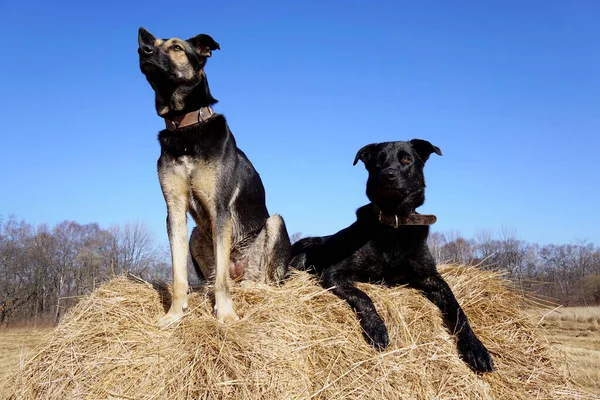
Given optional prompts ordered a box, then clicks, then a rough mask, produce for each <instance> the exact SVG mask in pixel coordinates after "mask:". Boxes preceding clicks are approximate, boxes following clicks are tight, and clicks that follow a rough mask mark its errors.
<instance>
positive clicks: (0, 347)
mask: <svg viewBox="0 0 600 400" xmlns="http://www.w3.org/2000/svg"><path fill="white" fill-rule="evenodd" d="M53 329H54V327H53V326H45V327H41V328H40V327H18V328H3V329H0V382H1V381H3V380H4V379H5V378H6V376H7V375H8V374H10V372H12V371H14V370H15V369H17V368H19V365H20V363H21V360H23V359H24V358H25V357H27V355H29V354H31V352H32V351H33V350H34V349H35V347H36V346H37V345H38V344H40V343H41V342H42V341H43V339H44V337H46V335H47V334H49V333H50V332H52V330H53Z"/></svg>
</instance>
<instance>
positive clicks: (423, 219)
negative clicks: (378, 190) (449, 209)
mask: <svg viewBox="0 0 600 400" xmlns="http://www.w3.org/2000/svg"><path fill="white" fill-rule="evenodd" d="M371 204H373V211H375V214H377V217H378V219H379V222H381V223H382V224H384V225H389V226H391V227H392V228H394V229H398V227H399V226H400V225H433V224H435V222H436V221H437V217H436V216H435V215H433V214H419V213H417V212H415V213H414V214H410V215H409V216H408V217H399V216H397V215H396V214H393V215H388V214H384V213H383V211H382V210H381V208H379V207H377V205H376V204H375V203H371Z"/></svg>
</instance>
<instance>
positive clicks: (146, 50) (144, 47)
mask: <svg viewBox="0 0 600 400" xmlns="http://www.w3.org/2000/svg"><path fill="white" fill-rule="evenodd" d="M142 51H143V52H144V53H146V54H152V53H153V52H154V48H153V47H152V46H149V45H147V44H144V45H142Z"/></svg>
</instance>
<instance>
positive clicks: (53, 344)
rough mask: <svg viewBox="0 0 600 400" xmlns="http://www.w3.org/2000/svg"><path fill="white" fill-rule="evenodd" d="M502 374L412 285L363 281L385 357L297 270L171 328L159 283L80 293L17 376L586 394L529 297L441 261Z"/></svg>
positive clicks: (186, 392) (359, 394)
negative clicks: (220, 313)
mask: <svg viewBox="0 0 600 400" xmlns="http://www.w3.org/2000/svg"><path fill="white" fill-rule="evenodd" d="M440 272H441V273H442V275H443V276H444V277H445V278H446V280H447V281H448V283H449V285H450V286H451V287H452V289H453V290H454V293H455V295H456V297H457V298H458V300H459V302H460V303H461V305H462V307H463V308H464V310H465V312H466V314H467V316H468V317H469V319H470V321H471V323H472V327H473V329H474V331H475V332H476V333H477V335H478V336H479V338H480V339H481V340H482V342H483V343H484V344H485V345H486V346H487V348H488V349H489V350H490V352H491V353H492V355H493V357H494V361H495V365H496V369H497V371H496V372H495V373H493V374H489V375H484V376H481V375H477V374H475V373H474V372H472V371H471V370H470V369H469V368H468V367H467V366H466V365H465V364H464V363H463V361H462V360H461V359H460V358H459V357H458V353H457V351H456V346H455V342H454V339H453V337H452V336H451V335H450V334H449V333H448V331H447V330H446V329H445V328H444V325H443V322H442V319H441V315H440V313H439V311H438V310H437V308H436V307H435V306H434V305H433V304H431V303H430V302H429V301H427V300H426V299H425V298H424V297H423V296H422V295H421V294H420V293H418V292H417V291H415V290H412V289H408V288H384V287H380V286H377V285H369V284H360V285H359V286H360V287H361V288H362V289H364V290H365V292H367V293H368V294H369V295H370V296H371V297H372V298H373V300H374V302H375V304H376V306H377V309H378V310H379V312H380V314H381V316H382V318H383V319H384V320H385V321H386V323H387V326H388V329H389V333H390V346H389V348H388V349H386V351H383V352H378V351H376V350H374V349H372V348H371V347H369V346H368V345H367V344H366V342H365V341H364V339H363V336H362V333H361V329H360V325H359V324H358V321H357V319H356V317H355V315H354V313H353V311H352V310H351V309H350V308H349V307H348V305H347V304H346V303H345V302H344V301H342V300H340V299H338V298H337V297H336V296H334V295H333V294H331V293H330V292H328V291H326V290H323V289H322V288H321V287H320V286H318V285H317V284H316V283H315V281H314V279H312V278H311V277H310V276H309V275H308V274H306V273H294V275H293V277H292V278H291V279H290V280H289V281H288V282H287V283H286V284H285V285H283V286H281V287H268V286H256V287H245V288H241V287H236V288H234V290H233V293H232V295H233V301H234V304H235V305H236V307H237V311H238V313H239V314H240V315H241V316H242V319H241V320H240V321H239V322H235V323H229V324H220V323H218V322H217V321H216V320H215V319H214V318H213V317H212V314H211V311H212V302H211V299H210V297H209V296H208V295H207V294H206V292H204V291H200V292H197V293H194V294H192V295H191V297H190V306H191V309H190V311H189V312H188V313H187V314H186V316H185V317H184V319H183V320H182V321H181V323H180V324H179V325H178V326H177V327H175V328H172V329H167V330H163V331H161V330H159V329H157V328H155V327H154V323H155V322H156V321H157V319H158V318H159V317H160V316H161V315H162V313H164V312H165V305H164V304H163V303H162V302H161V296H160V295H159V293H158V292H157V291H156V290H154V289H153V288H152V287H151V286H150V285H147V284H143V283H139V282H134V281H132V280H129V279H127V278H125V277H120V278H116V279H114V280H112V281H110V282H108V283H107V284H105V285H104V286H102V287H100V288H99V289H97V290H96V291H95V292H93V293H92V294H91V295H90V296H89V297H87V298H86V299H84V300H82V301H81V302H80V303H79V304H78V305H77V306H76V307H75V308H74V309H73V310H72V312H71V313H70V314H69V315H68V316H67V317H66V318H65V319H64V321H63V322H62V323H61V324H60V325H59V326H58V327H57V328H56V330H55V331H54V332H53V334H52V335H51V336H50V337H49V339H48V341H47V343H45V344H44V345H43V346H42V347H41V348H39V349H38V351H37V353H36V354H35V355H33V356H32V357H31V358H30V359H29V360H28V361H27V362H26V363H25V364H24V365H23V366H22V368H21V369H20V371H18V372H16V373H15V374H14V375H13V376H12V377H10V378H9V379H8V380H7V381H6V382H4V383H3V384H0V397H2V398H5V397H9V398H13V399H252V400H254V399H261V398H263V399H298V398H302V399H304V398H315V399H359V398H360V399H434V398H439V399H511V400H513V399H575V398H581V399H583V398H593V397H592V396H591V395H586V394H584V393H582V392H580V391H578V390H577V389H576V388H575V387H574V386H573V385H572V384H571V383H570V382H569V380H568V377H567V376H565V375H564V372H561V369H560V366H559V363H558V361H557V354H555V353H554V350H552V349H551V347H550V346H549V344H548V343H547V341H546V340H545V339H544V336H543V335H541V334H540V332H539V331H538V329H539V328H536V327H535V326H534V325H533V324H532V323H531V320H529V319H528V317H527V316H525V315H524V314H522V313H521V312H520V309H521V307H522V306H523V302H524V300H523V299H522V297H520V296H519V295H517V294H515V293H514V292H512V291H511V290H509V289H508V287H507V285H506V284H505V282H504V281H503V280H502V279H500V278H499V276H498V274H497V273H495V272H490V271H481V270H479V269H477V268H474V267H464V266H441V267H440Z"/></svg>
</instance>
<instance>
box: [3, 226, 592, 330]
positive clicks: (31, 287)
mask: <svg viewBox="0 0 600 400" xmlns="http://www.w3.org/2000/svg"><path fill="white" fill-rule="evenodd" d="M300 237H301V235H300V234H299V233H296V234H294V235H292V241H295V240H297V239H298V238H300ZM428 244H429V247H430V249H431V251H432V253H433V255H434V256H435V258H436V260H437V262H438V263H452V262H454V263H461V264H473V265H479V266H480V267H481V268H487V269H498V270H500V271H502V272H504V274H505V276H506V277H507V278H509V279H510V280H512V281H513V282H514V283H515V285H517V287H518V288H519V289H522V290H523V291H527V292H529V293H533V294H535V295H537V296H541V297H546V298H549V299H552V300H554V301H557V302H560V303H561V304H564V305H591V304H600V248H598V247H596V246H595V245H593V244H592V243H589V242H578V243H571V244H560V245H556V244H549V245H544V246H541V245H539V244H536V243H529V242H526V241H523V240H520V239H518V238H517V235H516V233H515V231H511V230H508V229H502V230H501V231H500V232H499V233H497V234H493V233H491V232H489V231H483V230H482V231H479V232H477V234H476V235H475V238H472V239H468V238H464V237H462V236H461V235H460V234H458V233H456V232H448V233H439V232H434V233H432V234H431V235H430V236H429V239H428ZM123 273H132V274H134V275H137V276H140V277H142V278H144V279H146V280H152V279H157V278H158V279H164V280H167V281H170V279H171V266H170V254H169V250H168V247H167V246H166V244H163V245H159V244H158V243H157V242H156V240H155V237H154V235H153V234H152V232H151V231H150V230H149V229H148V228H147V227H146V226H145V225H144V224H143V223H140V222H132V223H127V224H125V225H122V226H117V225H115V226H111V227H109V228H107V229H103V228H101V227H100V226H99V225H98V224H96V223H90V224H80V223H77V222H74V221H64V222H61V223H58V224H56V225H54V226H53V227H49V226H48V225H46V224H39V225H37V226H34V225H32V224H30V223H27V222H25V221H23V220H17V219H16V218H14V217H9V218H8V219H0V325H5V324H7V323H9V322H11V321H17V320H32V319H33V320H35V321H58V320H59V319H60V317H61V315H62V314H63V313H64V311H65V310H66V309H68V308H69V307H71V306H73V305H74V304H75V303H76V302H77V301H78V299H79V298H81V296H83V295H86V294H88V293H90V292H92V291H93V290H94V289H95V288H96V287H97V286H98V285H99V284H101V283H103V282H106V281H107V280H109V279H111V278H113V277H115V276H117V275H120V274H123Z"/></svg>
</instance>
